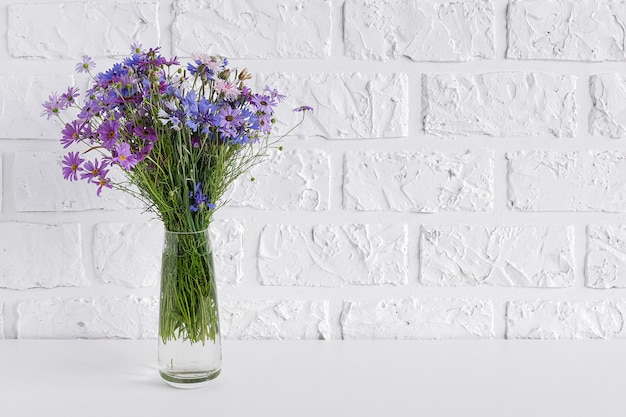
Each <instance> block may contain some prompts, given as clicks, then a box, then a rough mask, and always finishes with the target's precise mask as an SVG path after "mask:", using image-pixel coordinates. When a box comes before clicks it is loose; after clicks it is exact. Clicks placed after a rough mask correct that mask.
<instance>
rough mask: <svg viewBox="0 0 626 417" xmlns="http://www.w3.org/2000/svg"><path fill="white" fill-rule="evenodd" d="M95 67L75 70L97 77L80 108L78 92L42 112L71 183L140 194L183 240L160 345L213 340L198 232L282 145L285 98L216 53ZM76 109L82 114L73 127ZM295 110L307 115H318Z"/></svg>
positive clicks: (214, 324) (171, 268)
mask: <svg viewBox="0 0 626 417" xmlns="http://www.w3.org/2000/svg"><path fill="white" fill-rule="evenodd" d="M94 68H95V63H94V61H93V60H92V59H91V58H89V57H87V56H85V57H83V58H82V61H81V62H79V63H78V64H77V65H76V70H77V72H79V73H86V74H88V75H89V76H90V77H91V79H92V85H91V87H90V88H89V89H88V90H87V91H86V92H85V94H84V95H83V96H82V103H79V99H81V97H80V96H79V90H78V89H77V88H76V87H75V86H71V87H69V88H68V90H67V91H66V92H64V93H63V94H60V95H59V94H56V93H55V94H52V95H50V96H49V98H48V100H47V101H46V102H45V103H44V105H43V106H44V111H43V115H44V116H47V117H48V118H50V117H58V118H59V119H60V120H61V122H62V124H63V126H64V127H63V130H62V132H61V133H62V138H61V144H62V145H63V147H64V148H71V149H72V150H70V151H69V152H68V153H67V155H65V156H64V157H63V160H62V170H63V176H64V178H65V179H66V180H69V181H79V180H82V181H87V182H88V183H90V184H93V186H94V192H96V193H97V194H98V195H100V194H101V193H102V192H106V191H105V190H106V189H110V188H118V189H121V190H123V191H125V192H127V193H130V194H132V195H134V196H136V197H137V198H139V199H140V200H142V201H143V202H144V203H145V206H146V209H147V210H148V211H150V212H152V213H154V214H155V215H156V216H157V217H158V218H159V219H160V220H161V221H162V222H163V225H164V226H165V230H166V233H168V232H172V233H177V234H178V240H177V242H176V249H177V251H178V252H179V253H180V252H181V251H182V253H184V254H186V255H187V256H185V257H183V256H180V255H178V256H174V257H171V258H169V257H167V256H166V253H167V251H168V242H167V240H166V245H165V249H164V257H163V265H162V283H161V286H162V287H161V299H160V301H161V306H160V323H159V324H160V326H159V335H160V338H161V339H162V341H163V342H164V343H165V342H167V341H169V340H176V339H180V338H183V339H185V340H189V341H191V342H192V343H195V342H202V343H203V344H204V342H205V341H206V340H212V341H215V338H216V333H217V332H218V331H219V327H218V326H219V325H218V319H217V303H216V301H215V300H216V298H215V294H214V293H215V282H214V276H213V264H212V256H208V255H207V254H209V255H210V254H211V249H210V242H209V241H208V238H207V237H201V238H197V237H195V236H196V233H194V232H202V231H205V230H207V228H208V226H209V223H210V222H211V218H212V215H213V213H214V212H215V210H216V209H217V208H219V207H220V206H221V205H223V204H224V202H223V201H221V198H222V196H223V195H224V193H225V191H226V190H227V188H228V187H229V185H230V184H231V183H232V182H233V181H234V180H235V179H236V178H238V177H239V176H240V175H241V174H242V173H244V172H247V171H248V170H249V169H250V168H251V167H253V166H254V165H255V164H257V163H259V162H260V161H262V160H263V158H264V157H265V156H267V152H268V149H269V148H270V147H273V146H274V145H276V143H277V141H278V140H280V138H279V139H276V140H272V139H270V133H271V131H272V127H273V126H274V123H275V119H274V110H275V108H276V106H277V105H278V104H279V103H280V102H281V101H283V99H284V98H285V96H283V95H281V94H280V93H279V92H278V91H276V90H275V89H273V88H270V87H268V86H266V87H265V89H264V90H263V91H261V92H253V91H252V90H251V89H250V88H249V87H248V86H247V85H246V81H248V80H250V79H251V78H252V77H251V75H250V74H249V73H248V71H247V70H246V69H243V70H241V71H239V70H237V69H230V68H228V62H227V60H226V59H224V58H221V57H217V56H208V55H197V56H195V57H193V60H192V61H191V62H190V63H188V64H187V65H186V66H181V64H180V63H179V61H178V59H177V58H173V59H166V58H164V57H163V56H161V54H160V50H159V48H154V49H148V50H144V49H143V48H142V47H141V46H139V45H133V46H131V54H130V56H128V57H127V58H125V59H124V60H123V61H122V62H120V63H116V64H115V65H113V66H112V67H111V68H109V69H108V70H106V71H103V72H100V73H95V71H94ZM68 109H74V114H75V115H76V117H75V118H74V119H73V120H71V121H68V122H66V121H64V120H63V118H64V117H63V114H64V113H65V111H66V110H68ZM294 110H296V111H301V112H302V114H303V118H304V114H305V112H306V111H308V110H312V109H311V108H310V107H308V106H302V107H299V108H297V109H294ZM300 123H302V120H301V121H300ZM300 123H298V124H300ZM296 126H297V125H296ZM294 128H295V126H294ZM287 133H289V132H287ZM285 135H286V134H285ZM285 135H283V137H284V136H285ZM75 149H77V150H75ZM113 169H119V170H121V172H122V173H123V178H124V180H122V181H115V180H114V177H113V176H112V175H111V173H112V170H113ZM168 277H169V278H168ZM167 286H169V287H167ZM165 287H167V288H165ZM170 287H171V288H170Z"/></svg>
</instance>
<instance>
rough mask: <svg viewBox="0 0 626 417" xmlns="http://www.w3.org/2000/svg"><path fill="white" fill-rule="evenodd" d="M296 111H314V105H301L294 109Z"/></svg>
mask: <svg viewBox="0 0 626 417" xmlns="http://www.w3.org/2000/svg"><path fill="white" fill-rule="evenodd" d="M293 111H295V112H305V111H313V107H311V106H300V107H296V108H295V109H293Z"/></svg>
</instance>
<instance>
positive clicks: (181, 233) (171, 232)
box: [165, 228, 208, 235]
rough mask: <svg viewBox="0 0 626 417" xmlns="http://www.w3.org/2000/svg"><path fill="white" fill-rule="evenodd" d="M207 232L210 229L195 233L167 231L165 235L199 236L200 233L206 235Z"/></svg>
mask: <svg viewBox="0 0 626 417" xmlns="http://www.w3.org/2000/svg"><path fill="white" fill-rule="evenodd" d="M207 230H208V228H207V229H204V230H198V231H195V232H174V231H171V230H167V229H166V230H165V233H167V234H170V235H197V234H199V233H206V231H207Z"/></svg>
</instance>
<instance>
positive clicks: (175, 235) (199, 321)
mask: <svg viewBox="0 0 626 417" xmlns="http://www.w3.org/2000/svg"><path fill="white" fill-rule="evenodd" d="M158 339H159V347H158V353H159V372H160V374H161V376H162V377H163V379H164V380H165V381H166V382H167V383H168V384H170V385H172V386H175V387H177V388H196V387H200V386H203V385H206V384H207V383H208V381H210V380H211V379H213V378H215V377H217V376H218V375H219V374H220V370H221V367H222V342H221V336H220V322H219V315H218V304H217V290H216V283H215V268H214V265H213V250H212V247H211V241H210V238H209V233H208V230H205V231H202V232H191V233H179V232H169V231H166V232H165V244H164V246H163V258H162V263H161V293H160V304H159V337H158Z"/></svg>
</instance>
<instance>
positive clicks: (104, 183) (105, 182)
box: [96, 170, 113, 197]
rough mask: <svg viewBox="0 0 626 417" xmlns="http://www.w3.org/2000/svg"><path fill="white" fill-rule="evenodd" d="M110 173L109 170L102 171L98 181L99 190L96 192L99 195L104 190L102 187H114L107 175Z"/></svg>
mask: <svg viewBox="0 0 626 417" xmlns="http://www.w3.org/2000/svg"><path fill="white" fill-rule="evenodd" d="M108 173H109V171H108V170H102V171H100V176H99V177H98V181H97V184H98V192H97V193H96V194H97V195H98V197H100V192H101V191H102V187H106V188H113V185H111V180H110V179H109V178H107V177H106V175H107V174H108Z"/></svg>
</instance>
